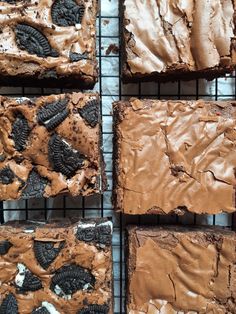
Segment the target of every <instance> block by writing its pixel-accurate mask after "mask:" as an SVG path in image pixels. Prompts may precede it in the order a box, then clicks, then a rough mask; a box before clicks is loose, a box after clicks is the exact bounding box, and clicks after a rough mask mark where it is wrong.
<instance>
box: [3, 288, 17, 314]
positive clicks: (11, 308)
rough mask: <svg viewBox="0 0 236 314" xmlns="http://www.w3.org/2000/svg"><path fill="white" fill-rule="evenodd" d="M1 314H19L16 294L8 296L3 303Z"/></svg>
mask: <svg viewBox="0 0 236 314" xmlns="http://www.w3.org/2000/svg"><path fill="white" fill-rule="evenodd" d="M0 314H18V305H17V301H16V298H15V296H14V294H12V293H10V294H8V295H7V296H6V297H5V299H4V300H3V301H2V304H1V306H0Z"/></svg>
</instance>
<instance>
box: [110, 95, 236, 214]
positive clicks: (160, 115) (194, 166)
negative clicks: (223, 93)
mask: <svg viewBox="0 0 236 314" xmlns="http://www.w3.org/2000/svg"><path fill="white" fill-rule="evenodd" d="M114 116H115V123H114V134H115V136H114V160H115V164H114V174H115V183H114V193H113V201H114V206H115V208H116V209H117V210H119V211H122V212H124V213H126V214H147V213H148V214H152V213H162V214H168V213H171V212H173V211H174V212H175V213H177V214H181V213H184V212H185V211H189V212H192V213H197V214H201V213H208V214H215V213H220V212H222V211H223V212H228V213H231V212H234V211H235V186H236V173H235V169H236V102H235V101H225V102H223V101H219V102H216V101H203V100H198V101H181V100H179V101H172V100H170V101H161V100H138V99H131V100H130V101H129V102H118V103H115V104H114Z"/></svg>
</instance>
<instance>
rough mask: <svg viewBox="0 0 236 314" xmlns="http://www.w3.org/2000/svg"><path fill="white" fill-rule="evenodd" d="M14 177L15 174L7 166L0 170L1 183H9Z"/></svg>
mask: <svg viewBox="0 0 236 314" xmlns="http://www.w3.org/2000/svg"><path fill="white" fill-rule="evenodd" d="M14 178H15V174H14V172H13V171H12V170H11V169H10V168H9V167H5V168H3V169H1V170H0V182H1V183H2V184H6V185H8V184H11V183H12V182H13V181H14Z"/></svg>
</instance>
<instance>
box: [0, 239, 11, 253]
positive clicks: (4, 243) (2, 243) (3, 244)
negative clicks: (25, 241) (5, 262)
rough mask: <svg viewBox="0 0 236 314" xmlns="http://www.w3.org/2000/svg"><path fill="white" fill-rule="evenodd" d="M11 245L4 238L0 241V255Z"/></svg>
mask: <svg viewBox="0 0 236 314" xmlns="http://www.w3.org/2000/svg"><path fill="white" fill-rule="evenodd" d="M11 247H12V244H11V242H9V241H7V240H4V241H0V255H5V254H7V252H8V251H9V250H10V248H11Z"/></svg>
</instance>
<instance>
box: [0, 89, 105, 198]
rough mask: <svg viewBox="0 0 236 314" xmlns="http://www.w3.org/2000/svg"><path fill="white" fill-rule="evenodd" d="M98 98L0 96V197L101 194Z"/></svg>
mask: <svg viewBox="0 0 236 314" xmlns="http://www.w3.org/2000/svg"><path fill="white" fill-rule="evenodd" d="M100 146H101V127H100V118H99V97H98V95H97V94H82V93H73V94H62V95H51V96H44V97H40V98H35V99H28V98H19V99H15V98H7V97H1V96H0V200H14V199H20V198H24V199H28V198H38V197H51V196H56V195H57V194H61V193H67V194H70V195H72V196H77V195H90V194H93V193H100V192H102V189H103V188H104V187H105V175H104V165H103V158H102V154H101V149H100Z"/></svg>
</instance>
